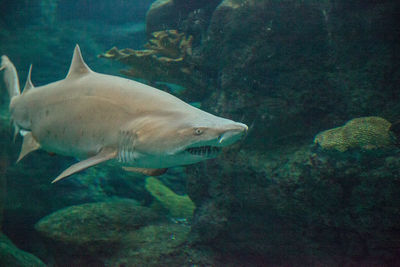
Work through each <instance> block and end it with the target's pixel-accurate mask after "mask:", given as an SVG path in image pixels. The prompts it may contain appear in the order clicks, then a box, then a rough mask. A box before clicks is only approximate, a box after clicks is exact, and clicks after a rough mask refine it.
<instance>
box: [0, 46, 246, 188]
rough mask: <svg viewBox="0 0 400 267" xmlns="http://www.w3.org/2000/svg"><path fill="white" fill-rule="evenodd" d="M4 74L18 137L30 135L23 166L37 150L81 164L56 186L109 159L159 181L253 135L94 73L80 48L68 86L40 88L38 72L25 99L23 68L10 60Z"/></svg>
mask: <svg viewBox="0 0 400 267" xmlns="http://www.w3.org/2000/svg"><path fill="white" fill-rule="evenodd" d="M0 69H2V70H3V72H4V82H5V85H6V87H7V90H8V93H9V96H10V106H9V111H10V115H11V119H12V123H13V125H14V129H15V134H14V137H15V136H16V135H17V134H18V133H19V134H21V135H22V136H23V143H22V148H21V152H20V154H19V157H18V160H17V162H18V161H20V160H21V159H22V158H23V157H25V156H26V155H27V154H28V153H30V152H33V151H35V150H37V149H43V150H45V151H48V152H51V153H56V154H60V155H65V156H72V157H75V158H77V159H78V160H80V161H78V162H77V163H76V164H73V165H72V166H70V167H69V168H67V169H66V170H64V171H63V172H62V173H61V174H60V175H59V176H58V177H56V178H55V179H54V180H53V183H54V182H56V181H59V180H61V179H63V178H66V177H68V176H70V175H72V174H74V173H77V172H79V171H81V170H84V169H86V168H89V167H91V166H94V165H97V164H100V163H102V162H106V161H109V160H114V161H116V162H118V163H119V164H121V166H124V167H126V169H127V170H129V171H137V172H141V173H144V174H147V175H159V174H162V173H164V172H165V171H166V169H167V168H169V167H173V166H180V165H187V164H192V163H196V162H199V161H202V160H206V159H210V158H214V157H216V156H217V155H218V152H219V151H220V149H221V148H222V147H225V146H228V145H231V144H233V143H234V142H236V141H238V140H239V139H241V138H242V136H243V135H245V133H246V132H247V129H248V127H247V126H246V125H245V124H243V123H239V122H235V121H232V120H229V119H225V118H221V117H218V116H215V115H212V114H210V113H207V112H205V111H202V110H200V109H198V108H196V107H193V106H191V105H189V104H187V103H185V102H183V101H182V100H180V99H178V98H177V97H175V96H173V95H171V94H168V93H166V92H164V91H161V90H158V89H156V88H153V87H151V86H148V85H145V84H142V83H139V82H136V81H133V80H129V79H125V78H122V77H117V76H112V75H106V74H100V73H97V72H94V71H93V70H91V69H90V68H89V67H88V65H87V64H86V63H85V62H84V60H83V58H82V55H81V51H80V48H79V46H78V45H76V47H75V50H74V53H73V57H72V62H71V66H70V68H69V71H68V74H67V76H66V77H65V79H63V80H60V81H56V82H53V83H50V84H47V85H44V86H38V87H34V86H33V84H32V82H31V71H32V66H31V67H30V69H29V74H28V77H27V81H26V84H25V87H24V89H23V91H22V94H21V92H20V87H19V81H18V74H17V71H16V68H15V66H14V65H13V63H12V62H11V61H10V60H9V58H8V57H7V56H5V55H3V56H2V61H1V65H0Z"/></svg>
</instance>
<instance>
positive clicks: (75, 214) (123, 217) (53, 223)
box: [35, 199, 160, 248]
mask: <svg viewBox="0 0 400 267" xmlns="http://www.w3.org/2000/svg"><path fill="white" fill-rule="evenodd" d="M158 220H160V217H159V216H158V215H157V214H155V213H154V212H152V211H151V210H150V209H149V208H146V207H142V206H139V205H138V203H137V202H136V201H133V200H129V199H118V200H110V201H106V202H95V203H87V204H82V205H76V206H71V207H67V208H65V209H62V210H59V211H56V212H54V213H52V214H50V215H48V216H46V217H44V218H43V219H41V220H40V221H39V222H38V223H37V224H36V225H35V229H36V230H37V231H39V232H40V233H41V234H42V235H44V236H46V237H48V238H50V239H52V240H55V241H58V242H63V243H66V244H73V245H76V246H80V247H86V248H91V247H92V248H96V247H99V248H105V247H107V246H109V245H110V244H116V243H118V242H120V240H121V238H123V237H124V236H125V235H126V233H128V232H130V231H133V230H136V229H138V228H140V227H142V226H145V225H148V224H150V223H152V222H155V221H158Z"/></svg>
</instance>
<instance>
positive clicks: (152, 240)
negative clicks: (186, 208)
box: [106, 223, 190, 266]
mask: <svg viewBox="0 0 400 267" xmlns="http://www.w3.org/2000/svg"><path fill="white" fill-rule="evenodd" d="M189 231H190V227H189V226H187V225H182V224H172V223H169V224H159V225H148V226H145V227H142V228H140V229H138V230H137V231H132V232H131V233H129V234H128V235H127V236H126V238H125V239H124V244H123V247H121V249H120V250H119V251H118V253H116V254H115V255H113V257H112V258H110V259H109V260H107V262H106V265H107V266H123V265H125V266H184V263H185V262H186V261H187V260H188V256H187V255H186V253H185V252H184V250H183V249H182V245H183V244H184V242H185V241H186V238H187V235H188V234H189Z"/></svg>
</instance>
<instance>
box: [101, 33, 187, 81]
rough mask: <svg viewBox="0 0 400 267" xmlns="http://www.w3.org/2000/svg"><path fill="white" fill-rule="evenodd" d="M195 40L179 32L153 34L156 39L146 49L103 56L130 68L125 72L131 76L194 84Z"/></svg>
mask: <svg viewBox="0 0 400 267" xmlns="http://www.w3.org/2000/svg"><path fill="white" fill-rule="evenodd" d="M192 41H193V37H192V36H185V34H184V33H179V32H178V31H176V30H165V31H158V32H154V33H152V38H151V39H150V40H149V41H148V43H147V44H145V45H144V46H145V48H146V50H133V49H130V48H126V49H122V50H119V49H118V48H116V47H113V48H111V49H110V50H109V51H107V52H106V53H104V54H101V55H99V57H103V58H107V59H112V60H117V61H120V62H122V63H124V64H126V65H128V66H129V67H130V69H129V70H122V71H121V73H123V74H125V75H127V76H131V77H135V78H140V79H145V80H147V81H149V82H154V81H159V82H171V83H178V84H179V83H180V84H182V83H183V82H184V81H185V80H188V81H191V78H190V77H191V74H192V69H193V67H192V66H193V65H192V64H191V55H192Z"/></svg>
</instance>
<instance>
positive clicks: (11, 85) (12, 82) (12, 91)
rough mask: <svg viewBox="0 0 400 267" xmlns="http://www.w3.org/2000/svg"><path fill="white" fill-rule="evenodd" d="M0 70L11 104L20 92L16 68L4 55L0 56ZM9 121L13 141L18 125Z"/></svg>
mask: <svg viewBox="0 0 400 267" xmlns="http://www.w3.org/2000/svg"><path fill="white" fill-rule="evenodd" d="M0 71H3V72H4V75H3V78H4V84H5V86H6V88H7V91H8V95H9V97H10V104H11V103H12V100H13V98H14V97H16V96H19V95H20V94H21V90H20V87H19V80H18V73H17V70H16V69H15V66H14V64H13V63H12V62H11V60H10V59H9V58H8V57H7V56H6V55H3V56H1V64H0ZM11 123H12V124H13V126H14V141H15V138H16V137H17V135H18V133H19V127H18V125H17V124H16V123H15V122H14V121H13V120H11Z"/></svg>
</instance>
